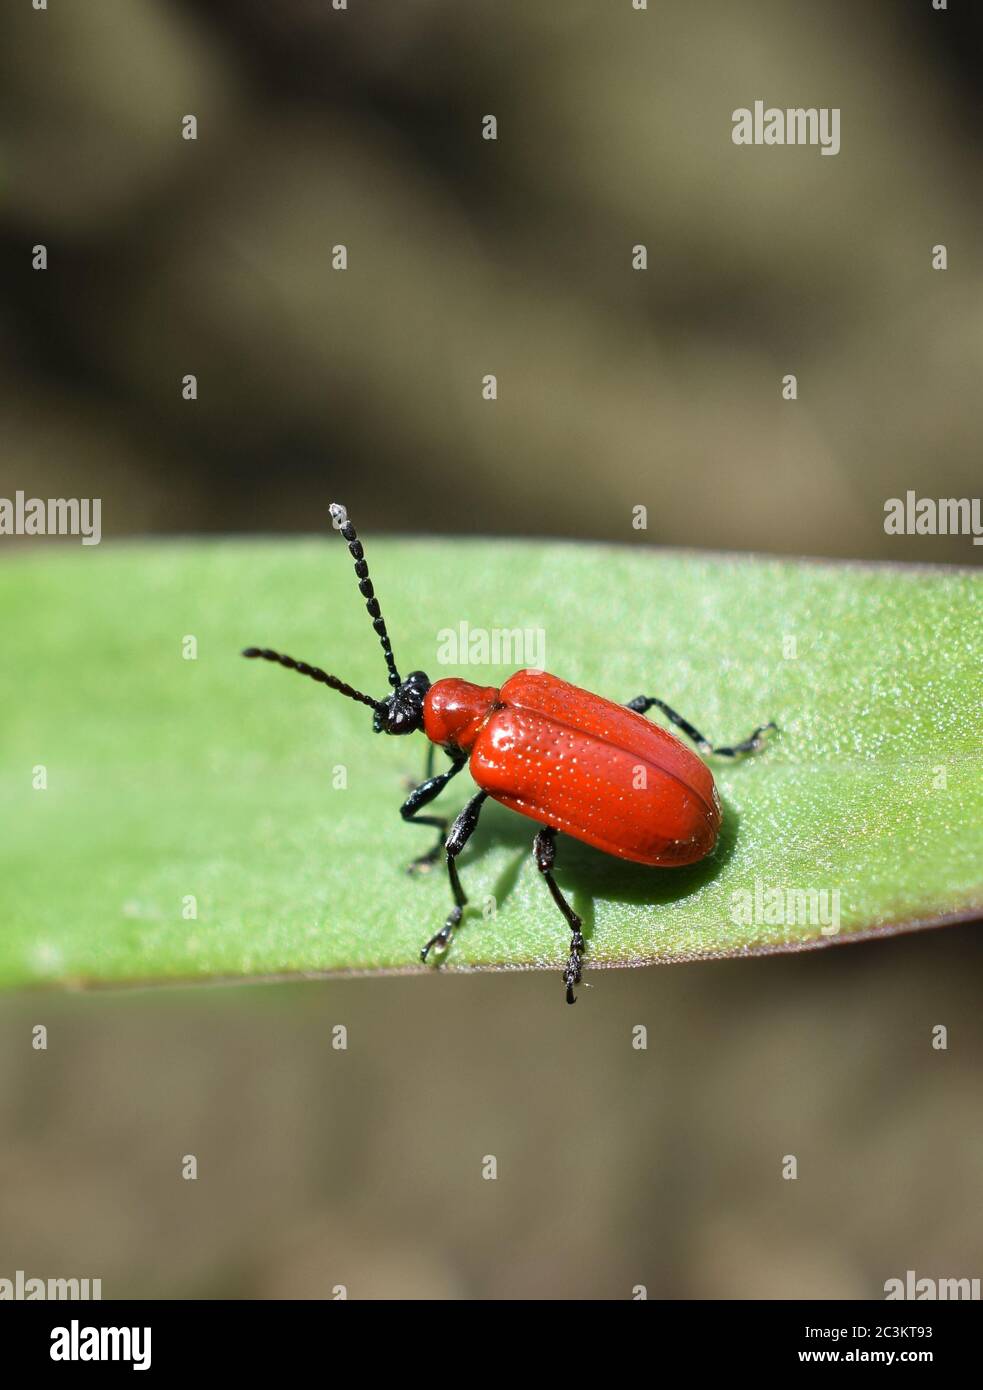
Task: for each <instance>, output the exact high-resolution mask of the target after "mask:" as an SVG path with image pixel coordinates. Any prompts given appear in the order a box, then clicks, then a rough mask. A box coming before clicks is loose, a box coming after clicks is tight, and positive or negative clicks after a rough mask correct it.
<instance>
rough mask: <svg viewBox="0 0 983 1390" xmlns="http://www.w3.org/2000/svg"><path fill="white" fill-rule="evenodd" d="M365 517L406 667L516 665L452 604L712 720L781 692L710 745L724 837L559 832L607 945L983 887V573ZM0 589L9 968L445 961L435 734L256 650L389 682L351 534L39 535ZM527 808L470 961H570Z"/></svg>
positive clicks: (816, 931)
mask: <svg viewBox="0 0 983 1390" xmlns="http://www.w3.org/2000/svg"><path fill="white" fill-rule="evenodd" d="M369 540H370V544H369V548H368V554H369V559H370V562H371V564H372V573H373V577H374V579H375V583H376V588H377V591H378V593H379V595H380V598H381V600H382V603H383V609H384V612H385V613H386V616H387V618H388V621H389V627H390V631H391V633H392V637H393V642H394V646H395V650H396V655H397V658H398V660H399V662H400V664H401V668H402V670H403V672H404V674H405V672H407V671H409V670H411V669H413V668H416V667H422V668H423V669H426V670H427V671H428V673H429V674H430V676H431V678H436V677H439V676H443V675H450V674H460V675H464V676H466V677H470V678H472V679H475V680H477V681H479V682H480V683H481V684H497V683H498V682H499V681H500V680H501V679H502V678H503V677H504V676H505V675H506V674H508V667H507V666H503V667H488V666H479V667H474V666H466V665H463V666H458V667H456V668H451V667H448V666H441V665H439V664H438V662H437V659H436V654H437V650H438V643H439V640H440V633H441V629H443V628H457V626H458V624H459V623H461V622H466V623H468V624H469V626H470V628H471V629H479V628H480V629H496V628H503V629H504V628H508V629H516V628H519V629H530V630H542V631H543V632H544V633H545V636H546V653H545V664H546V666H547V668H548V669H549V670H551V671H553V672H555V673H556V674H557V675H560V676H563V677H564V678H566V679H567V680H571V681H574V682H576V683H578V684H581V685H584V686H587V687H588V688H590V689H592V690H595V691H597V692H598V693H599V694H602V695H606V696H608V697H610V698H612V699H616V700H621V701H623V700H628V699H630V698H632V697H633V696H634V695H637V694H639V693H645V694H653V695H659V696H661V697H662V698H664V699H666V700H668V702H669V703H670V704H672V705H673V706H674V707H675V708H676V709H678V710H680V711H681V712H682V713H683V714H685V715H686V716H687V717H688V718H690V719H691V720H693V722H694V723H696V724H697V726H698V727H699V728H701V729H703V730H704V731H705V732H706V733H707V734H708V735H709V736H710V737H712V738H713V739H714V740H716V741H728V740H733V739H735V738H740V737H743V736H745V735H746V734H747V733H748V732H749V731H750V730H751V728H752V726H754V725H755V724H758V723H760V722H763V721H765V720H767V719H775V720H777V722H778V724H779V726H780V730H781V732H780V734H779V735H778V736H777V737H776V738H775V739H774V740H773V741H772V742H771V744H770V745H769V746H768V747H767V748H766V749H765V750H763V751H762V752H761V753H760V754H758V755H757V756H755V757H752V758H749V759H747V760H746V761H744V762H743V763H740V764H737V765H727V764H726V763H725V762H724V761H722V760H718V761H717V765H716V766H715V769H714V770H715V775H716V776H717V780H718V785H719V787H720V790H721V794H722V797H723V801H724V808H725V819H724V828H723V831H722V834H721V838H720V842H719V844H718V848H717V850H716V851H715V853H714V854H713V856H711V857H710V858H709V859H708V860H706V861H704V862H703V863H701V864H698V865H695V866H693V867H690V868H686V869H675V870H670V869H666V870H659V869H646V868H643V867H640V866H637V865H632V864H626V863H621V862H619V861H616V860H613V859H610V858H607V857H605V856H604V855H602V854H600V853H598V852H596V851H594V850H591V849H589V848H587V847H585V846H582V845H579V844H577V843H575V842H573V841H570V840H567V839H565V838H563V837H560V839H559V840H558V852H557V876H558V880H559V882H560V884H561V886H562V887H563V888H564V890H565V891H566V892H567V894H568V895H569V896H570V897H571V899H572V902H573V904H574V906H575V907H576V909H577V911H578V912H579V913H581V915H582V916H583V917H584V920H585V929H586V934H587V938H588V951H587V957H586V965H587V967H588V968H590V967H595V966H599V965H623V964H638V963H641V962H645V961H671V960H692V959H695V958H706V957H711V956H719V955H736V954H742V953H749V952H757V951H763V950H789V949H796V948H799V947H802V946H807V945H815V944H823V943H825V942H827V941H830V940H843V939H845V938H850V937H853V938H856V937H861V936H864V935H869V934H871V933H880V932H888V931H892V930H895V929H904V928H911V927H915V926H927V925H932V924H936V923H939V922H942V921H945V920H955V919H958V918H964V917H966V916H970V915H974V914H977V913H979V912H980V910H981V907H983V889H981V866H983V773H981V759H980V732H979V729H980V717H979V716H980V704H979V697H980V689H979V671H980V656H981V651H980V641H981V639H980V633H981V624H980V611H979V598H980V582H979V579H978V578H977V577H976V576H975V575H973V574H972V573H969V572H955V571H942V570H923V569H915V570H903V569H895V568H887V567H866V566H859V565H856V566H847V565H839V566H834V565H826V564H818V563H790V562H786V561H782V560H768V559H751V558H740V557H727V556H698V555H691V554H681V553H673V552H659V551H655V550H652V549H648V548H645V547H639V548H636V549H628V548H626V549H615V548H606V547H600V546H587V545H576V546H575V545H558V544H548V545H547V544H536V543H531V542H523V543H509V542H504V541H488V542H478V543H470V542H452V541H447V540H414V541H391V540H389V541H387V540H379V541H375V542H372V541H371V538H369ZM0 602H2V609H0V611H2V612H3V615H4V633H3V645H4V663H3V675H2V687H0V698H2V706H0V707H2V709H3V727H2V733H0V747H2V764H0V766H2V783H0V785H2V804H3V808H4V822H3V827H2V839H3V861H4V862H3V873H2V884H0V921H2V932H0V982H3V983H5V984H8V985H9V984H18V983H26V982H31V981H61V982H66V983H90V982H102V983H113V982H125V981H167V980H178V979H206V978H212V977H222V976H224V977H246V976H270V975H279V974H294V973H319V972H323V971H339V970H341V971H350V970H354V971H371V970H381V969H389V970H392V969H403V970H412V969H419V968H422V967H420V966H419V961H418V952H419V949H420V946H421V944H422V943H423V941H425V940H426V938H427V937H428V936H430V935H431V933H432V932H433V931H435V930H436V929H437V927H438V926H439V925H440V924H441V922H442V921H443V919H444V916H445V914H446V912H447V909H448V906H449V894H448V888H447V883H446V879H445V877H444V874H443V871H442V870H437V871H436V872H434V873H433V874H431V875H429V876H427V877H425V878H422V879H421V878H418V877H417V878H414V877H410V876H408V875H407V874H406V873H405V871H404V870H405V865H406V863H407V861H408V860H409V859H410V858H411V857H412V856H413V855H415V854H418V853H420V852H421V851H422V850H424V849H426V848H427V847H429V844H430V843H431V840H430V836H431V832H430V831H429V830H422V829H419V828H417V827H412V826H408V825H405V824H403V822H402V821H401V820H400V819H399V816H398V814H397V807H398V805H399V803H400V801H401V799H402V797H403V796H404V795H405V791H404V785H403V779H404V778H407V777H414V778H417V779H419V777H420V775H421V773H422V767H423V761H424V752H425V745H424V741H423V739H422V738H420V737H413V738H410V739H397V738H385V737H377V736H374V735H373V733H372V731H371V718H372V716H371V713H370V711H368V710H366V709H364V708H363V707H361V706H358V705H355V704H353V703H352V702H350V701H346V700H344V699H342V698H340V697H339V696H337V695H335V694H333V693H331V692H328V691H326V690H324V689H323V688H322V687H320V686H317V685H315V684H314V683H313V682H312V681H306V680H303V679H301V678H300V677H298V676H296V675H294V674H290V673H286V672H284V671H281V670H279V669H278V668H275V667H272V666H268V665H265V664H260V663H255V664H254V663H246V662H245V661H243V660H241V658H240V656H239V651H240V648H242V647H244V646H247V645H251V644H258V645H270V646H274V647H277V648H278V649H280V650H282V651H286V652H289V653H290V654H291V655H293V656H296V657H299V658H302V659H305V660H307V661H310V662H312V663H315V664H319V665H323V666H325V667H326V668H327V669H328V670H331V671H334V672H337V673H338V674H339V675H341V676H342V677H344V678H345V679H346V680H349V681H351V682H352V683H354V684H356V685H357V686H359V687H361V688H363V689H366V690H368V691H369V692H370V693H373V694H375V695H381V694H383V693H385V689H386V683H385V671H384V667H383V663H382V658H381V655H380V652H379V649H378V646H377V644H376V641H375V638H374V636H373V634H372V631H371V627H370V624H369V621H368V619H367V617H366V615H365V612H364V608H363V605H362V603H361V601H360V599H359V597H358V594H357V592H356V589H355V583H354V579H353V576H352V571H351V565H350V563H349V560H348V556H347V554H346V553H345V550H344V547H343V546H342V545H341V544H340V542H339V540H338V538H337V537H336V536H335V535H334V534H333V533H329V534H327V535H326V536H325V537H324V538H323V539H318V540H315V541H301V542H293V541H277V542H268V543H237V542H219V543H187V544H153V545H150V544H147V545H140V544H134V545H104V546H102V547H100V548H98V549H96V548H92V549H82V548H80V549H78V550H68V549H57V550H54V549H47V550H40V549H35V548H33V547H32V548H31V549H30V550H27V549H22V550H21V551H20V552H19V553H17V554H15V555H14V556H11V557H8V559H7V560H6V562H5V563H4V564H3V565H2V566H0ZM186 637H194V638H195V639H196V641H197V659H196V660H186V659H184V656H183V654H182V641H183V639H184V638H186ZM516 664H523V663H522V662H521V661H520V662H513V663H511V665H516ZM525 664H535V663H534V662H528V661H527V662H526V663H525ZM41 767H43V768H44V769H45V770H46V777H47V788H46V789H44V790H41V789H36V787H35V785H34V783H35V781H37V780H38V777H39V774H38V773H37V771H36V769H38V768H41ZM339 769H346V770H347V787H346V788H343V789H342V788H340V787H336V786H335V785H334V783H335V782H338V781H341V780H342V774H341V772H340V771H339ZM467 794H468V779H467V777H466V774H462V775H461V777H460V778H459V779H458V781H457V782H456V783H452V784H451V787H450V788H449V789H448V791H447V792H446V793H445V795H444V798H442V801H445V800H446V803H447V807H448V809H449V810H450V811H451V812H454V811H456V810H457V809H458V808H459V807H460V805H461V804H462V802H463V800H464V798H465V796H466V795H467ZM440 804H441V803H438V806H439V805H440ZM534 829H535V827H534V826H533V825H532V823H531V822H529V821H528V820H525V819H523V818H521V817H519V816H516V815H514V814H512V813H510V812H508V811H506V810H505V809H504V808H502V807H500V806H498V805H495V804H494V803H489V804H488V805H487V807H486V808H485V812H484V813H483V816H482V821H481V825H480V828H479V830H478V832H477V834H476V835H475V837H474V839H473V840H472V842H471V845H469V847H468V849H467V850H466V851H465V853H464V854H463V855H462V857H461V860H460V867H461V873H462V878H463V881H464V884H465V887H466V889H467V891H468V892H469V894H470V898H471V903H472V905H473V906H472V909H470V910H469V912H468V914H467V916H466V917H465V921H464V924H463V925H462V927H461V929H460V930H459V932H458V935H457V938H456V939H455V941H454V943H453V946H452V948H451V950H450V952H449V953H448V956H447V959H446V966H445V968H446V969H447V970H452V969H454V968H457V967H462V966H501V967H523V966H550V967H554V968H558V967H560V965H561V964H562V962H563V960H564V958H565V955H566V949H567V940H568V934H567V931H566V929H565V927H564V924H563V922H562V921H561V920H560V917H559V914H558V913H557V911H556V910H555V908H554V906H553V904H552V903H551V901H550V900H549V897H548V894H547V892H546V888H545V885H544V884H543V883H542V881H541V880H540V877H539V875H538V873H537V871H536V869H535V866H534V864H533V862H532V859H531V855H530V850H531V844H532V838H533V833H534ZM788 889H793V890H802V891H803V892H804V893H806V894H808V893H809V892H810V890H816V891H822V890H824V891H825V892H826V893H827V894H829V895H832V894H833V893H836V894H838V901H839V907H838V916H839V923H838V932H837V933H836V934H835V935H834V934H832V932H831V931H830V930H829V928H830V927H831V925H832V923H831V922H829V921H828V920H827V921H826V922H825V923H823V922H820V921H817V920H809V917H810V915H811V914H810V911H809V909H810V908H812V909H815V907H816V906H817V903H818V905H820V906H821V900H817V899H814V898H813V899H808V898H807V899H806V900H805V902H802V901H798V902H796V901H794V900H793V902H792V903H791V904H789V903H788V902H787V901H786V900H785V899H784V898H783V905H784V911H783V913H782V914H778V909H777V906H776V904H777V899H775V898H774V897H773V896H772V894H773V890H780V892H781V893H782V894H784V893H785V891H786V890H788ZM756 894H757V896H756ZM191 899H194V900H195V902H196V905H197V917H196V918H192V917H188V916H186V915H185V914H186V913H188V912H189V911H190V900H191ZM491 900H494V903H495V904H497V911H495V912H494V913H492V914H491V915H488V916H487V918H484V917H483V906H484V905H485V904H488V903H490V902H491ZM834 902H835V900H834V899H833V898H832V896H830V897H828V898H827V899H826V906H827V909H828V912H827V918H829V917H831V916H832V915H833V912H834ZM769 904H770V906H769ZM769 915H770V916H771V917H772V918H774V917H775V916H776V915H779V916H780V920H778V921H770V922H769V920H767V918H768V917H769ZM790 915H791V916H792V917H794V918H796V919H797V920H792V921H789V920H788V918H789V916H790ZM744 916H748V917H750V920H749V921H742V920H741V919H742V917H744ZM803 916H804V917H805V920H798V918H802V917H803ZM781 917H784V918H785V920H781ZM824 925H825V926H826V927H827V933H825V934H824V932H823V926H824Z"/></svg>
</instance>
